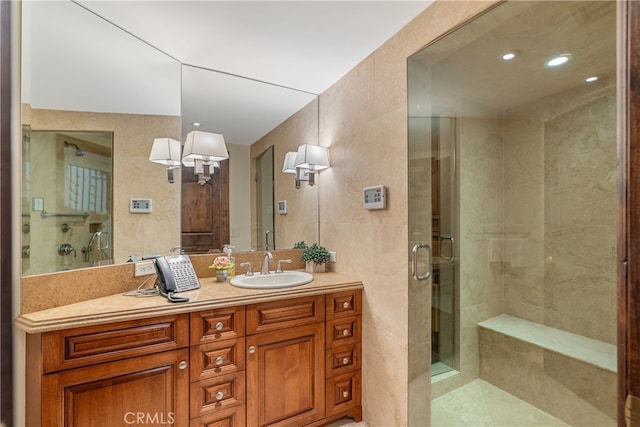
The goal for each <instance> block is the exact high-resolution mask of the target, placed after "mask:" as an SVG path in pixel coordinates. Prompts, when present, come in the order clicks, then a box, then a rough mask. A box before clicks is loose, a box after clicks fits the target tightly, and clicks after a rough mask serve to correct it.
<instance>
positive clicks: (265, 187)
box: [255, 146, 276, 251]
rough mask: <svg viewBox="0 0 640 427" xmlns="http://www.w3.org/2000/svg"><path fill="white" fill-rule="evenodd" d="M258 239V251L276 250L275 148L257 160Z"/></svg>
mask: <svg viewBox="0 0 640 427" xmlns="http://www.w3.org/2000/svg"><path fill="white" fill-rule="evenodd" d="M255 206H256V226H257V231H256V237H257V238H258V242H257V249H258V250H265V251H268V250H271V249H275V248H276V241H275V238H276V230H275V229H274V219H273V210H274V209H273V207H274V200H273V146H271V147H269V148H267V149H266V150H265V151H264V152H263V153H262V154H260V155H259V156H258V158H257V159H256V205H255Z"/></svg>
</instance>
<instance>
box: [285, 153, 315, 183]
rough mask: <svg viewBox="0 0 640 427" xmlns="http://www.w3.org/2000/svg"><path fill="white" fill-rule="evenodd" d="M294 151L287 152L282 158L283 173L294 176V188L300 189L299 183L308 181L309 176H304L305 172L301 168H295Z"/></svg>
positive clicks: (295, 154)
mask: <svg viewBox="0 0 640 427" xmlns="http://www.w3.org/2000/svg"><path fill="white" fill-rule="evenodd" d="M297 155H298V153H297V152H295V151H289V152H288V153H287V154H285V156H284V163H283V164H282V172H283V173H292V174H295V176H296V188H300V182H301V181H309V176H308V175H307V174H305V171H304V170H303V169H301V168H296V156H297Z"/></svg>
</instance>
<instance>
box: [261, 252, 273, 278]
mask: <svg viewBox="0 0 640 427" xmlns="http://www.w3.org/2000/svg"><path fill="white" fill-rule="evenodd" d="M269 261H273V255H271V252H265V253H264V258H262V267H261V268H260V274H269Z"/></svg>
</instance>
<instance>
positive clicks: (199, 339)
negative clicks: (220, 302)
mask: <svg viewBox="0 0 640 427" xmlns="http://www.w3.org/2000/svg"><path fill="white" fill-rule="evenodd" d="M244 326H245V319H244V306H240V307H229V308H219V309H216V310H207V311H198V312H195V313H191V345H198V344H206V343H210V342H215V341H222V340H228V339H234V338H239V337H242V336H244V332H245V328H244Z"/></svg>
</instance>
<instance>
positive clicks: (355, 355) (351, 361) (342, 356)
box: [325, 343, 362, 378]
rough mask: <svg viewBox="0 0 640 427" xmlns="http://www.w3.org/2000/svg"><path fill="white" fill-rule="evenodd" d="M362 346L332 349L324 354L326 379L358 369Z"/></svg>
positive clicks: (357, 344)
mask: <svg viewBox="0 0 640 427" xmlns="http://www.w3.org/2000/svg"><path fill="white" fill-rule="evenodd" d="M361 360H362V346H361V344H360V343H356V344H352V345H346V346H342V347H336V348H332V349H330V350H327V352H326V366H325V372H326V375H327V378H329V377H333V376H335V375H340V374H344V373H346V372H352V371H355V370H358V369H360V366H361Z"/></svg>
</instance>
